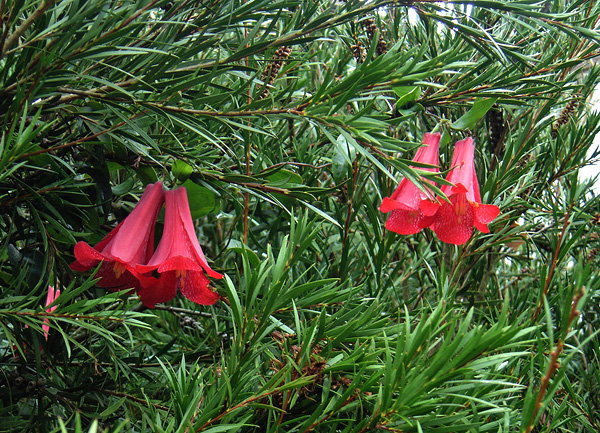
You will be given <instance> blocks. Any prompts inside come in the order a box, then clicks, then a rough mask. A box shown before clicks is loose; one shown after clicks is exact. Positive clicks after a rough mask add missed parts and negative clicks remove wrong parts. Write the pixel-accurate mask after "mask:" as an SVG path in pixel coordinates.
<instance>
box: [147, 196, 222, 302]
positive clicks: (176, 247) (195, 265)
mask: <svg viewBox="0 0 600 433" xmlns="http://www.w3.org/2000/svg"><path fill="white" fill-rule="evenodd" d="M153 271H154V272H157V273H158V275H159V276H158V281H157V282H156V283H155V284H152V285H148V286H144V288H143V289H142V290H140V291H139V292H138V293H139V295H140V299H141V301H142V302H143V303H144V305H146V306H148V307H150V308H154V305H155V304H156V303H159V302H166V301H168V300H170V299H172V298H174V297H175V295H176V293H177V288H179V290H180V291H181V293H182V294H183V296H185V297H186V298H188V299H189V300H191V301H193V302H195V303H197V304H201V305H212V304H214V303H215V302H217V300H218V299H219V295H218V294H217V293H215V292H214V291H212V290H211V289H210V288H209V287H208V284H209V280H208V278H207V275H208V276H210V277H213V278H223V275H221V274H219V273H218V272H215V271H213V270H212V269H211V268H210V266H209V265H208V262H207V261H206V257H204V253H203V252H202V248H201V247H200V244H199V243H198V238H197V237H196V231H195V229H194V223H193V222H192V216H191V214H190V206H189V203H188V198H187V191H186V189H185V187H180V188H177V189H174V190H171V191H165V224H164V231H163V234H162V238H161V239H160V242H159V244H158V247H157V248H156V251H155V252H154V254H153V255H152V257H151V258H150V260H149V261H148V262H147V264H145V265H143V264H140V265H138V266H137V272H139V273H142V274H143V273H147V272H153Z"/></svg>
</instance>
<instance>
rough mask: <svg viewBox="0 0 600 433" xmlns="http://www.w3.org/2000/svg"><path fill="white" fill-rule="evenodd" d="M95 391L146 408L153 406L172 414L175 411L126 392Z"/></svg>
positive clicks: (98, 389)
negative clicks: (139, 404)
mask: <svg viewBox="0 0 600 433" xmlns="http://www.w3.org/2000/svg"><path fill="white" fill-rule="evenodd" d="M95 390H96V391H99V392H102V393H104V394H110V395H114V396H115V397H125V398H126V399H128V400H131V401H135V402H136V403H141V404H143V405H146V406H148V405H151V406H153V407H155V408H157V409H160V410H164V411H166V412H172V411H173V409H170V408H168V407H166V406H163V405H161V404H157V403H151V402H148V401H147V400H144V399H143V398H139V397H135V396H133V395H129V394H125V393H124V392H116V391H111V390H109V389H102V388H96V389H95Z"/></svg>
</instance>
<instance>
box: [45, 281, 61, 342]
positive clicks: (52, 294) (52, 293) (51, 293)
mask: <svg viewBox="0 0 600 433" xmlns="http://www.w3.org/2000/svg"><path fill="white" fill-rule="evenodd" d="M59 296H60V290H58V289H56V290H54V287H52V286H48V295H47V296H46V307H47V306H48V305H50V304H51V303H53V302H54V301H55V300H56V298H58V297H59ZM54 310H56V305H54V306H52V307H50V308H46V313H52V312H53V311H54ZM49 323H50V321H49V320H48V319H47V318H45V319H44V324H43V325H42V329H43V330H44V338H45V339H46V340H47V339H48V333H49V332H50V325H49Z"/></svg>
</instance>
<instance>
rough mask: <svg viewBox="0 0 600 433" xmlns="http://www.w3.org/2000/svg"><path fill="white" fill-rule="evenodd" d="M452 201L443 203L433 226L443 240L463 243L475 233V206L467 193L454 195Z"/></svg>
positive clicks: (457, 243)
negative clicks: (467, 197) (469, 200)
mask: <svg viewBox="0 0 600 433" xmlns="http://www.w3.org/2000/svg"><path fill="white" fill-rule="evenodd" d="M450 201H451V202H452V203H447V202H445V201H444V202H443V203H442V206H441V207H440V209H439V210H438V211H437V213H436V215H435V222H434V223H433V225H432V227H431V228H432V229H433V231H434V232H435V234H436V235H437V237H438V238H439V239H440V240H441V241H442V242H446V243H448V244H454V245H462V244H464V243H465V242H467V241H468V240H469V238H470V237H471V235H472V234H473V220H474V212H473V208H472V206H470V204H469V203H468V202H467V201H466V197H465V194H457V195H454V196H452V197H450Z"/></svg>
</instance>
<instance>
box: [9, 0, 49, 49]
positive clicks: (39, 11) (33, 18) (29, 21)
mask: <svg viewBox="0 0 600 433" xmlns="http://www.w3.org/2000/svg"><path fill="white" fill-rule="evenodd" d="M55 1H56V0H47V1H45V2H43V3H42V4H41V5H39V6H38V8H37V9H36V10H34V11H33V13H32V14H31V15H29V16H28V17H27V19H26V20H25V21H24V22H23V23H22V24H21V25H20V26H19V27H17V28H16V29H15V31H14V32H13V33H12V34H11V35H10V36H8V37H7V38H6V40H5V41H4V44H3V45H2V52H1V53H0V57H4V55H5V54H6V52H7V51H8V50H9V49H10V47H11V46H12V45H13V44H14V43H16V42H17V40H18V39H19V38H20V37H21V36H22V35H23V33H25V32H26V31H27V29H28V28H29V27H31V25H32V24H33V23H34V22H35V21H36V20H37V19H38V18H39V17H41V16H42V14H43V13H44V12H46V10H47V9H48V8H49V7H50V6H52V5H53V4H54V2H55Z"/></svg>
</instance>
